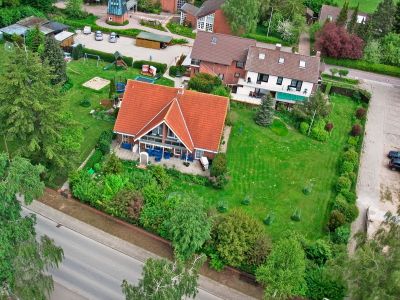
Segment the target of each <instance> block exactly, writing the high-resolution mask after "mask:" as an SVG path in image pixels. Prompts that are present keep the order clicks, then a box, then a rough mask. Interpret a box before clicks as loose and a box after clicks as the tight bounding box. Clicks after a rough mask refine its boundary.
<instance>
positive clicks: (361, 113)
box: [356, 107, 367, 120]
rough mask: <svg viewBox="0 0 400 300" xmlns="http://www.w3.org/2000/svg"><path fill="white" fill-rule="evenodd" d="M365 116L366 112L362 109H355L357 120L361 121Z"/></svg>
mask: <svg viewBox="0 0 400 300" xmlns="http://www.w3.org/2000/svg"><path fill="white" fill-rule="evenodd" d="M366 115H367V110H366V109H365V108H364V107H359V108H357V110H356V117H357V119H360V120H362V119H364V118H365V116H366Z"/></svg>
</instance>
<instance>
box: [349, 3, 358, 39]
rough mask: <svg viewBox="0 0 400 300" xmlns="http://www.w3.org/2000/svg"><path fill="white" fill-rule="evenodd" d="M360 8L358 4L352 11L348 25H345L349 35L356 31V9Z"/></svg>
mask: <svg viewBox="0 0 400 300" xmlns="http://www.w3.org/2000/svg"><path fill="white" fill-rule="evenodd" d="M359 6H360V3H358V4H357V7H356V9H355V10H354V11H353V14H352V15H351V19H350V22H349V24H348V25H347V31H348V32H350V33H354V31H355V30H356V26H357V15H358V8H359Z"/></svg>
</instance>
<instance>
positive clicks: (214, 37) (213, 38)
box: [211, 36, 217, 45]
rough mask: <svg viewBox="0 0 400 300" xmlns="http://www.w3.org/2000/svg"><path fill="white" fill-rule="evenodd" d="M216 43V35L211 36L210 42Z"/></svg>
mask: <svg viewBox="0 0 400 300" xmlns="http://www.w3.org/2000/svg"><path fill="white" fill-rule="evenodd" d="M216 43H217V37H216V36H213V37H212V38H211V44H214V45H215V44H216Z"/></svg>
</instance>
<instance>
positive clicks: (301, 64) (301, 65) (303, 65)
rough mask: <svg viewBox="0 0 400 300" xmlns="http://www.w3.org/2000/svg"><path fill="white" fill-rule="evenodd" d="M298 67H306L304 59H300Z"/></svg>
mask: <svg viewBox="0 0 400 300" xmlns="http://www.w3.org/2000/svg"><path fill="white" fill-rule="evenodd" d="M299 67H300V68H305V67H306V62H305V60H300V63H299Z"/></svg>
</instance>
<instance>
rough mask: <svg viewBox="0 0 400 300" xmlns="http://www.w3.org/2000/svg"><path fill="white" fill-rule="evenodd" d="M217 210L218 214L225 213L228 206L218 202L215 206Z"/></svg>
mask: <svg viewBox="0 0 400 300" xmlns="http://www.w3.org/2000/svg"><path fill="white" fill-rule="evenodd" d="M217 210H218V212H220V213H224V212H227V211H228V205H227V204H226V203H225V202H223V201H220V202H218V204H217Z"/></svg>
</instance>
